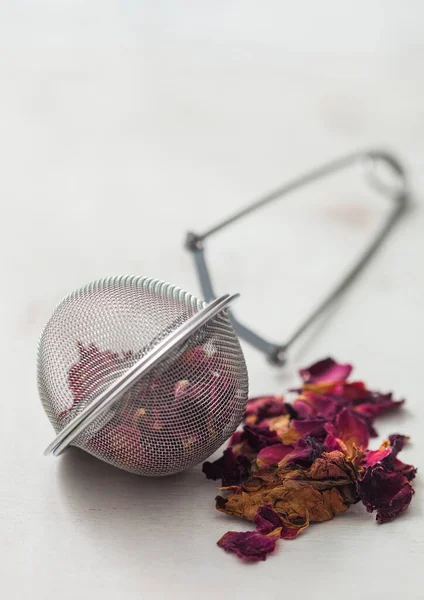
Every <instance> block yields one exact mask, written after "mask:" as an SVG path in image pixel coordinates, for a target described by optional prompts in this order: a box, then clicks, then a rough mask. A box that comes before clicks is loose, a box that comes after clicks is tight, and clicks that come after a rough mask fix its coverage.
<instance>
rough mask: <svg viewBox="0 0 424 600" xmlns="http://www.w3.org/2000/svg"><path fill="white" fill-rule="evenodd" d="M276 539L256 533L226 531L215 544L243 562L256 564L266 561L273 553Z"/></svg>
mask: <svg viewBox="0 0 424 600" xmlns="http://www.w3.org/2000/svg"><path fill="white" fill-rule="evenodd" d="M276 543H277V538H275V537H267V536H266V535H262V534H261V533H257V532H256V531H228V532H227V533H225V534H224V535H223V536H222V538H221V539H220V540H219V541H218V542H217V544H218V546H220V547H221V548H224V550H226V551H227V552H235V553H236V554H237V556H238V557H239V558H242V559H243V560H246V561H250V562H256V561H258V560H266V557H267V555H268V554H270V553H271V552H274V550H275V545H276Z"/></svg>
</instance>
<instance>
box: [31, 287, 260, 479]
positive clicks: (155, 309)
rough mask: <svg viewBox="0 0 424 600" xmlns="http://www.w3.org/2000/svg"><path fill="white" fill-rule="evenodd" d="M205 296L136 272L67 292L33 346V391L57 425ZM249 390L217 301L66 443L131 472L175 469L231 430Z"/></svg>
mask: <svg viewBox="0 0 424 600" xmlns="http://www.w3.org/2000/svg"><path fill="white" fill-rule="evenodd" d="M204 306H205V304H204V303H203V302H202V301H201V300H198V299H197V298H195V297H194V296H192V295H190V294H188V293H187V292H184V291H183V290H181V289H179V288H177V287H175V286H173V285H170V284H168V283H164V282H161V281H159V280H152V279H148V278H142V277H117V278H110V279H104V280H101V281H98V282H95V283H92V284H90V285H88V286H86V287H84V288H81V289H80V290H77V291H76V292H73V293H72V294H70V295H69V296H68V297H67V298H65V299H64V300H63V301H62V302H61V304H60V305H59V306H58V307H57V308H56V310H55V311H54V313H53V315H52V317H51V319H50V320H49V322H48V323H47V325H46V327H45V329H44V332H43V334H42V336H41V340H40V345H39V353H38V387H39V393H40V397H41V401H42V404H43V407H44V410H45V412H46V413H47V416H48V418H49V419H50V421H51V423H52V425H53V427H54V429H55V431H56V433H59V432H60V431H61V430H62V429H63V427H64V426H65V425H67V424H68V423H69V422H70V421H72V419H74V418H75V417H76V415H78V414H79V413H81V411H83V410H84V409H85V408H86V407H87V406H88V405H89V404H90V403H91V402H93V400H94V399H95V398H97V397H98V395H99V394H100V393H101V392H102V391H104V390H105V389H107V388H108V387H109V386H110V385H111V384H112V383H113V382H114V381H116V380H118V378H119V377H120V376H122V375H123V374H124V373H125V372H126V371H128V369H130V368H131V367H132V366H133V365H134V364H135V363H136V362H137V361H139V360H140V358H142V357H143V356H144V355H146V353H147V352H149V351H150V350H152V349H153V348H154V347H155V346H156V345H157V344H158V343H159V342H161V341H162V340H164V339H165V338H166V337H167V336H168V335H169V334H170V333H171V332H172V331H174V330H175V329H176V328H177V327H178V326H180V325H182V324H183V323H184V322H185V321H187V320H188V319H189V318H190V317H192V316H193V315H195V314H196V313H198V312H199V310H200V309H202V308H203V307H204ZM247 393H248V378H247V371H246V365H245V362H244V358H243V354H242V351H241V348H240V344H239V342H238V339H237V336H236V334H235V333H234V330H233V328H232V326H231V324H230V321H229V318H228V315H227V312H226V311H223V312H221V313H219V314H218V315H216V316H215V317H213V318H212V319H211V320H210V321H208V322H207V323H206V324H204V325H202V326H201V327H200V328H199V329H198V330H197V331H196V332H195V333H194V334H192V335H191V337H190V338H189V339H188V341H186V342H185V343H183V344H182V345H180V346H179V347H177V348H176V349H175V350H173V351H172V353H171V354H170V355H168V356H167V357H166V358H164V359H163V360H162V361H161V362H160V363H159V364H158V365H157V366H155V367H154V368H153V369H152V370H150V371H149V372H148V373H147V374H146V375H145V376H144V377H143V378H142V379H141V380H140V381H138V382H137V383H136V384H134V385H133V386H132V387H131V389H130V390H129V391H128V392H127V393H125V394H124V395H123V396H122V397H121V398H120V399H119V400H118V401H117V402H116V403H115V404H114V405H113V406H112V407H111V408H108V409H107V410H106V411H105V412H103V413H102V414H101V415H100V416H99V417H98V418H97V419H96V420H95V421H94V422H93V423H91V424H90V425H88V426H87V427H86V428H85V429H84V430H83V431H82V433H80V434H79V435H78V436H77V437H76V438H75V439H74V440H73V442H72V443H73V445H75V446H78V447H80V448H82V449H83V450H86V451H87V452H89V453H90V454H92V455H94V456H96V457H98V458H100V459H102V460H104V461H106V462H108V463H110V464H112V465H115V466H117V467H119V468H122V469H125V470H127V471H130V472H132V473H138V474H140V475H167V474H171V473H176V472H178V471H181V470H183V469H187V468H189V467H192V466H194V465H196V464H198V463H199V462H201V461H203V460H204V459H206V458H207V457H208V456H210V455H211V454H212V453H213V452H214V451H215V450H217V449H218V448H219V446H221V444H222V443H223V442H224V441H225V440H226V439H227V438H228V437H229V436H230V435H231V433H232V432H233V431H234V430H235V429H236V428H237V426H238V424H239V423H240V420H241V418H242V415H243V411H244V408H245V404H246V400H247Z"/></svg>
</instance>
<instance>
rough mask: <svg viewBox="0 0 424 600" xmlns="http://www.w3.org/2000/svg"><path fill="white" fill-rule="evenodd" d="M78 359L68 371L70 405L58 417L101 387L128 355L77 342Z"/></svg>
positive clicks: (119, 367) (120, 366)
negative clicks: (71, 401)
mask: <svg viewBox="0 0 424 600" xmlns="http://www.w3.org/2000/svg"><path fill="white" fill-rule="evenodd" d="M77 346H78V353H79V359H78V362H77V363H75V364H74V365H72V367H71V368H70V369H69V373H68V385H69V389H70V391H71V393H72V398H73V403H72V406H71V407H70V408H69V409H67V410H65V411H63V412H62V413H61V414H60V415H59V418H61V417H63V416H65V415H66V414H68V413H69V412H70V411H71V410H72V409H73V408H74V407H75V406H77V405H78V404H79V403H80V402H83V401H84V400H87V399H88V398H89V397H90V396H91V395H92V394H93V392H95V391H96V390H97V389H99V388H100V387H101V385H103V384H104V383H105V381H106V380H107V378H108V377H109V376H110V374H111V373H113V372H115V371H117V370H119V369H121V368H122V365H123V363H125V362H126V361H127V359H128V357H129V355H130V353H128V352H125V353H124V354H123V355H122V356H119V354H117V353H114V352H111V351H110V350H103V351H102V350H99V348H98V347H97V346H96V345H95V344H89V345H88V346H84V344H83V343H82V342H77Z"/></svg>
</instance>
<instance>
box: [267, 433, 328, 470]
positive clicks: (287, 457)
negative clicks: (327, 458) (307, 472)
mask: <svg viewBox="0 0 424 600" xmlns="http://www.w3.org/2000/svg"><path fill="white" fill-rule="evenodd" d="M325 450H326V446H324V444H319V443H318V442H317V441H315V440H314V438H311V437H308V438H306V439H305V440H304V439H303V438H301V439H299V440H297V442H296V444H295V445H294V446H290V445H289V446H287V445H285V444H275V445H274V446H268V447H267V448H263V449H262V450H261V451H260V452H259V454H258V456H257V458H256V464H257V466H258V467H260V468H262V467H265V466H271V465H277V464H278V466H279V467H286V466H288V465H290V464H296V465H298V466H300V467H305V468H307V467H310V466H311V464H312V463H313V461H314V460H315V459H316V458H318V456H321V454H322V453H323V452H324V451H325Z"/></svg>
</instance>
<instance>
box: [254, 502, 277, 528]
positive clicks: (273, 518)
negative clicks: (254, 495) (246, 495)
mask: <svg viewBox="0 0 424 600" xmlns="http://www.w3.org/2000/svg"><path fill="white" fill-rule="evenodd" d="M254 521H255V524H256V531H257V532H258V533H263V534H267V533H271V531H274V530H275V529H277V527H281V525H282V522H281V519H280V517H279V515H278V513H276V512H275V510H274V509H273V508H272V505H271V504H265V506H260V507H259V508H258V510H257V512H256V515H255V517H254Z"/></svg>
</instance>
